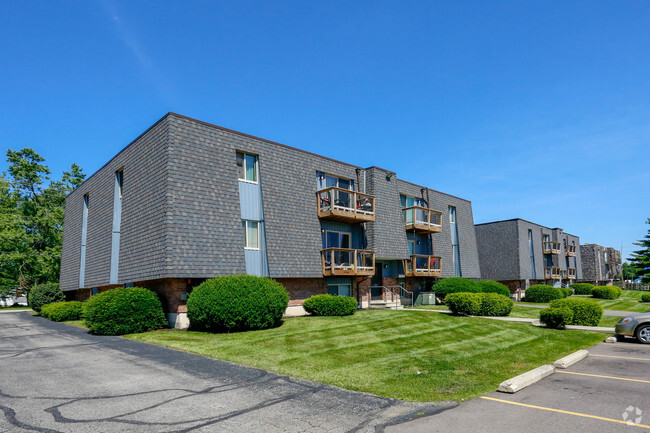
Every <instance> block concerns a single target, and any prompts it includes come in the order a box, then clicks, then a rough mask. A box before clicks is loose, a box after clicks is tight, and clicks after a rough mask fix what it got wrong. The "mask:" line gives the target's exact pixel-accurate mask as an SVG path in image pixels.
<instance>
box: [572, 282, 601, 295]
mask: <svg viewBox="0 0 650 433" xmlns="http://www.w3.org/2000/svg"><path fill="white" fill-rule="evenodd" d="M569 287H571V288H572V289H573V291H574V292H575V294H576V295H591V291H592V290H593V288H594V287H596V286H594V285H593V284H590V283H574V284H571V285H570V286H569Z"/></svg>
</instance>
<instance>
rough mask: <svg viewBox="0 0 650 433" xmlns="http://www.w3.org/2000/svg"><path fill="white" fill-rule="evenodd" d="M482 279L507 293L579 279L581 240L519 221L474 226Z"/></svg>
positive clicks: (557, 230) (580, 277) (562, 283)
mask: <svg viewBox="0 0 650 433" xmlns="http://www.w3.org/2000/svg"><path fill="white" fill-rule="evenodd" d="M475 228H476V239H477V242H478V252H479V261H480V264H481V276H482V277H483V278H485V279H490V280H495V281H499V282H501V283H503V284H505V285H507V286H508V287H509V288H510V290H516V289H517V288H521V289H526V288H528V287H529V286H531V285H533V284H550V285H553V286H557V287H559V286H561V285H567V284H570V283H572V282H575V281H576V280H580V279H582V263H581V260H580V238H579V237H577V236H573V235H570V234H568V233H564V231H563V230H562V229H560V228H549V227H544V226H542V225H539V224H535V223H532V222H530V221H526V220H522V219H519V218H516V219H511V220H505V221H494V222H488V223H484V224H477V225H476V226H475Z"/></svg>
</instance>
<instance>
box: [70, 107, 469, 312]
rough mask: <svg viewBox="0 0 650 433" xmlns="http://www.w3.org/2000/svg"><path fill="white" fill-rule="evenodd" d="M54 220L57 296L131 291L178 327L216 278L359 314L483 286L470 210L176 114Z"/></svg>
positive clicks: (369, 172) (448, 198)
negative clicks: (428, 292) (400, 297)
mask: <svg viewBox="0 0 650 433" xmlns="http://www.w3.org/2000/svg"><path fill="white" fill-rule="evenodd" d="M420 150H421V151H422V152H424V153H423V154H426V152H425V151H426V149H420ZM407 174H409V173H407ZM65 211H66V212H65V224H64V233H63V251H62V259H61V279H60V281H61V288H62V289H63V290H64V291H65V292H66V293H67V294H68V297H69V298H78V299H84V298H87V297H89V296H91V294H94V293H98V292H102V291H104V290H108V289H110V288H113V287H120V286H133V285H135V286H142V287H146V288H149V289H151V290H154V291H156V292H157V293H158V295H159V297H160V298H161V300H162V301H163V304H164V308H165V310H166V312H167V313H168V317H169V319H170V322H172V323H176V324H178V323H179V320H180V321H181V322H182V320H184V319H183V315H184V314H185V313H186V300H187V294H188V293H189V292H191V290H192V288H193V287H195V286H196V285H197V284H200V283H201V282H202V281H204V280H205V279H206V278H211V277H215V276H218V275H229V274H242V273H248V274H253V275H261V276H269V277H271V278H273V279H275V280H277V281H279V282H280V283H282V284H283V285H284V286H285V287H286V288H287V290H288V292H289V294H290V297H291V301H290V305H300V304H301V303H302V301H303V300H304V299H306V298H308V297H310V296H312V295H316V294H320V293H331V294H336V295H349V296H354V297H355V298H357V300H358V302H359V304H360V305H361V306H362V307H367V306H368V305H369V304H370V303H371V302H375V301H376V302H378V303H381V302H382V301H386V299H385V298H386V297H387V296H386V295H387V293H386V291H385V290H384V288H385V287H388V286H391V287H392V289H391V290H398V293H399V290H400V289H399V288H398V285H401V286H402V287H403V288H404V289H407V290H410V291H412V292H418V291H420V290H424V289H427V288H430V286H431V285H432V284H433V282H435V280H436V279H437V278H438V277H451V276H463V277H468V278H473V279H478V278H480V269H479V263H478V252H477V248H476V236H475V234H474V219H473V215H472V204H471V202H470V201H468V200H465V199H462V198H458V197H454V196H452V195H449V194H445V193H441V192H438V191H435V190H433V189H430V188H428V187H427V186H422V185H416V184H413V183H410V182H407V181H405V180H401V179H399V178H398V177H397V174H396V173H394V172H392V171H390V170H385V169H382V168H378V167H368V168H363V167H359V166H356V165H352V164H349V163H346V162H341V161H338V160H334V159H332V158H327V157H324V156H321V155H317V154H314V153H311V152H306V151H304V150H300V149H297V148H293V147H289V146H286V145H283V144H279V143H275V142H272V141H269V140H265V139H261V138H258V137H253V136H251V135H247V134H244V133H241V132H237V131H232V130H229V129H226V128H222V127H219V126H216V125H212V124H209V123H205V122H202V121H199V120H196V119H191V118H188V117H185V116H181V115H178V114H174V113H169V114H167V115H165V116H164V117H163V118H162V119H160V120H159V121H158V122H156V123H155V124H154V125H153V126H151V127H150V128H149V129H147V130H146V131H145V132H144V133H142V135H140V136H139V137H138V138H136V139H135V140H134V141H133V142H132V143H131V144H129V145H128V146H127V147H126V148H124V149H123V150H122V151H120V152H119V153H118V154H117V155H115V156H114V157H113V158H112V159H111V160H110V161H108V162H107V163H106V164H105V165H104V166H103V167H102V168H101V169H99V171H97V172H96V173H95V174H93V175H92V176H90V177H89V178H88V179H87V180H86V181H85V182H84V183H83V184H82V185H80V186H79V187H78V188H77V189H76V190H75V191H73V192H72V193H71V194H70V195H69V196H68V197H67V199H66V209H65ZM371 286H374V287H372V288H371ZM382 286H384V288H382ZM396 288H397V289H396Z"/></svg>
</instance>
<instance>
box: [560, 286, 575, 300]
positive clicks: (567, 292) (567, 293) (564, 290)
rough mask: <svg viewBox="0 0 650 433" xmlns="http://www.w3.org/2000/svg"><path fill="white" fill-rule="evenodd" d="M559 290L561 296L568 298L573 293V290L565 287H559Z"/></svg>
mask: <svg viewBox="0 0 650 433" xmlns="http://www.w3.org/2000/svg"><path fill="white" fill-rule="evenodd" d="M560 291H561V292H562V297H563V298H568V297H569V296H571V295H573V290H571V289H567V288H565V287H560Z"/></svg>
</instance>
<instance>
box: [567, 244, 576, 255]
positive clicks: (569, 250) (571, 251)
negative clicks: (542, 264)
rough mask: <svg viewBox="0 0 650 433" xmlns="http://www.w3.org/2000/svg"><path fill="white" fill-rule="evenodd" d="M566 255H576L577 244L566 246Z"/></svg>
mask: <svg viewBox="0 0 650 433" xmlns="http://www.w3.org/2000/svg"><path fill="white" fill-rule="evenodd" d="M566 255H567V257H575V256H576V246H575V245H567V246H566Z"/></svg>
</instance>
